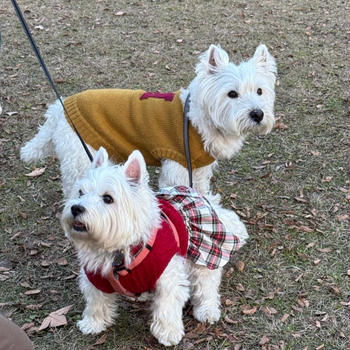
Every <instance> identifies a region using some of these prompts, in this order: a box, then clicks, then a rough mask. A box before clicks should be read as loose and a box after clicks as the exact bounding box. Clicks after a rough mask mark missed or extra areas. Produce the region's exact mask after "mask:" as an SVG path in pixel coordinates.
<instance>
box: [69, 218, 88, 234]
mask: <svg viewBox="0 0 350 350" xmlns="http://www.w3.org/2000/svg"><path fill="white" fill-rule="evenodd" d="M72 227H73V229H74V230H75V231H78V232H86V226H85V225H84V224H83V223H82V222H80V221H78V220H74V221H73V224H72Z"/></svg>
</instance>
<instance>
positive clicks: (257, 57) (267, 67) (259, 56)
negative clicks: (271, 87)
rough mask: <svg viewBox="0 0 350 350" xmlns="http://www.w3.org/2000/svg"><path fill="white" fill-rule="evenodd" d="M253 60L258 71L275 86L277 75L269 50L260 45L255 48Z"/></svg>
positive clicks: (274, 62)
mask: <svg viewBox="0 0 350 350" xmlns="http://www.w3.org/2000/svg"><path fill="white" fill-rule="evenodd" d="M253 60H254V62H255V64H256V67H257V68H258V70H259V71H261V72H262V73H263V74H264V75H265V76H266V77H268V78H269V79H270V80H271V82H272V83H273V84H275V81H276V75H277V66H276V61H275V59H274V58H273V57H272V56H271V54H270V53H269V50H268V49H267V47H266V46H265V45H264V44H260V45H259V46H258V47H257V48H256V50H255V53H254V56H253Z"/></svg>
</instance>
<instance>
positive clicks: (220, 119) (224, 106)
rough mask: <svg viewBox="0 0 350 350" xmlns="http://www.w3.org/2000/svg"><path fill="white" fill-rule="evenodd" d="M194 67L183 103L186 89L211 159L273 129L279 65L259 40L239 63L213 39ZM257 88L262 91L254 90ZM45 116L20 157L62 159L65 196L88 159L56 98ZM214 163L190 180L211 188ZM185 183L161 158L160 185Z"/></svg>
mask: <svg viewBox="0 0 350 350" xmlns="http://www.w3.org/2000/svg"><path fill="white" fill-rule="evenodd" d="M196 73H197V75H196V77H195V78H194V80H193V81H192V82H191V84H190V85H189V87H188V89H183V90H182V92H181V96H180V97H181V100H182V102H183V103H184V101H185V100H186V97H187V95H188V94H189V93H190V96H191V98H190V112H189V120H190V122H191V124H192V125H193V126H194V127H195V128H196V129H197V131H198V133H199V134H200V135H201V138H202V141H203V144H204V148H205V150H206V151H208V152H209V153H210V154H211V155H212V156H213V157H214V158H215V159H217V160H220V159H230V158H231V157H232V156H233V155H234V154H235V153H237V152H238V151H239V150H240V148H241V147H242V145H243V141H244V139H245V137H246V136H247V135H248V134H249V133H250V132H257V133H260V134H266V133H268V132H270V131H271V129H272V127H273V124H274V100H275V91H274V88H275V80H276V73H277V68H276V63H275V60H274V58H273V57H272V56H271V55H270V53H269V52H268V50H267V48H266V46H265V45H263V44H261V45H259V46H258V47H257V49H256V51H255V53H254V56H253V57H252V58H251V59H249V60H248V61H245V62H242V63H240V64H239V65H235V64H234V63H232V62H229V57H228V54H227V53H226V51H225V50H223V49H222V48H221V47H220V46H215V45H211V46H210V47H209V49H208V50H207V51H206V52H205V53H203V54H202V55H201V56H200V60H199V63H198V64H197V66H196ZM258 89H261V91H262V94H258V93H257V92H258ZM230 91H231V92H232V91H235V92H237V97H236V98H232V97H229V96H228V94H229V92H230ZM254 110H258V111H262V112H263V119H262V120H261V121H260V120H259V121H257V120H255V119H254V118H252V116H251V112H252V111H254ZM46 119H47V120H46V122H45V124H44V125H43V126H42V127H40V129H39V132H38V133H37V135H36V136H35V137H34V138H33V139H32V140H31V141H29V142H28V143H27V144H26V145H25V146H24V147H22V149H21V158H22V159H23V160H24V161H26V162H33V161H38V160H40V159H42V158H43V157H46V156H49V155H53V154H56V155H57V156H58V158H59V160H60V163H61V173H62V182H63V191H64V194H65V196H66V197H68V196H69V194H70V190H71V188H72V186H73V184H74V183H75V181H76V179H77V178H79V177H80V176H81V174H82V173H83V172H84V171H85V170H86V169H88V167H89V160H88V158H87V156H86V155H85V152H84V149H83V147H82V146H81V144H80V142H79V140H78V137H77V136H76V135H75V133H74V131H73V130H72V129H71V127H70V126H69V124H68V123H67V121H66V118H65V117H64V112H63V108H62V106H61V104H60V102H59V101H56V102H55V103H54V104H52V105H51V106H50V107H49V108H48V110H47V112H46ZM90 148H91V147H90ZM92 153H95V151H94V150H92ZM215 163H216V162H214V163H212V164H211V165H208V166H204V167H202V168H198V169H195V170H194V172H193V184H194V188H196V189H197V190H198V191H199V192H201V193H208V192H209V190H210V181H209V180H210V178H211V177H212V173H213V166H214V165H215ZM188 184H189V182H188V172H187V169H185V168H184V167H183V166H182V165H180V164H179V163H177V162H175V161H173V160H171V159H164V160H162V168H161V174H160V177H159V185H160V187H166V186H174V185H188Z"/></svg>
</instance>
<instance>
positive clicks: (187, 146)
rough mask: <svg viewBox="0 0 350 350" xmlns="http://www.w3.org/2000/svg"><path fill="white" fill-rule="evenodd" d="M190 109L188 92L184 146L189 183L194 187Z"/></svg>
mask: <svg viewBox="0 0 350 350" xmlns="http://www.w3.org/2000/svg"><path fill="white" fill-rule="evenodd" d="M189 110H190V93H188V95H187V98H186V101H185V107H184V148H185V157H186V163H187V169H188V178H189V184H190V187H192V188H193V182H192V163H191V152H190V144H189V140H188V125H189V120H188V112H189Z"/></svg>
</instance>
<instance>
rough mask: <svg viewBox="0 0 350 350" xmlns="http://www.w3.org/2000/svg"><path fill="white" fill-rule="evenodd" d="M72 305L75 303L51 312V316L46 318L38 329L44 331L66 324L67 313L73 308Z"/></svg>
mask: <svg viewBox="0 0 350 350" xmlns="http://www.w3.org/2000/svg"><path fill="white" fill-rule="evenodd" d="M72 306H73V305H68V306H65V307H63V308H62V309H59V310H56V311H53V312H51V313H50V314H49V316H47V317H46V318H44V320H43V322H42V323H41V325H40V327H39V329H38V330H39V331H42V330H44V329H46V328H48V327H51V328H54V327H59V326H64V325H66V324H67V319H66V316H65V314H66V313H67V312H68V311H69V310H70V309H71V307H72Z"/></svg>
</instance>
